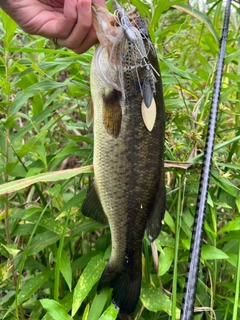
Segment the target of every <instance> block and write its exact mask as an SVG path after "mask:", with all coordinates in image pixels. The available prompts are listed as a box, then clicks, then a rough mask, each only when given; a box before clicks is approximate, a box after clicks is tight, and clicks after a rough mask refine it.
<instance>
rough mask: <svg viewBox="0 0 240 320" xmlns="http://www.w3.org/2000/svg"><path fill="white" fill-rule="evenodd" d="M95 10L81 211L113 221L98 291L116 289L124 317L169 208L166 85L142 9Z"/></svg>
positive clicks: (131, 306)
mask: <svg viewBox="0 0 240 320" xmlns="http://www.w3.org/2000/svg"><path fill="white" fill-rule="evenodd" d="M120 9H121V10H120ZM92 13H93V25H94V28H95V30H96V34H97V37H98V40H99V45H98V47H97V49H96V51H95V53H94V57H93V60H92V64H91V74H90V87H91V99H92V104H91V105H92V108H93V111H92V117H93V120H92V121H93V132H94V155H93V167H94V181H93V184H92V186H91V187H90V189H89V190H88V192H87V196H86V198H85V200H84V202H83V204H82V213H83V214H84V215H85V216H87V217H90V218H92V219H94V220H96V221H97V222H100V223H103V224H106V223H108V224H109V226H110V231H111V242H112V249H111V256H110V259H109V262H108V264H107V266H106V268H105V270H104V272H103V274H102V276H101V278H100V281H99V284H98V291H100V290H101V289H102V288H104V287H111V288H113V290H112V301H113V304H114V306H115V308H116V309H117V310H118V311H119V316H123V317H125V316H129V315H132V314H133V313H134V310H135V308H136V305H137V303H138V300H139V296H140V290H141V282H142V246H143V238H144V234H145V230H146V234H147V236H148V238H149V240H150V241H151V242H153V241H154V240H155V239H156V238H157V237H158V235H159V233H160V230H161V226H162V220H163V218H164V213H165V207H166V188H165V173H164V132H165V107H164V99H163V88H162V80H161V74H160V70H159V65H158V59H157V54H156V52H155V49H154V46H153V44H152V42H151V40H150V37H149V34H148V30H147V25H146V23H145V21H144V19H143V18H142V17H141V16H140V14H139V13H138V11H137V9H136V8H133V9H132V10H131V11H129V12H125V11H124V10H123V8H122V7H121V6H120V5H118V7H117V9H116V10H115V12H114V13H113V14H112V13H110V12H109V11H108V10H107V9H105V8H102V7H99V6H97V5H96V4H92ZM125 15H126V16H125ZM123 18H124V19H123ZM124 21H127V23H125V22H124ZM123 24H124V25H123ZM130 29H131V31H130V32H129V30H130ZM90 118H91V117H90Z"/></svg>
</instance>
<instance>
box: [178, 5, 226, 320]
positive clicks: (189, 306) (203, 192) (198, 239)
mask: <svg viewBox="0 0 240 320" xmlns="http://www.w3.org/2000/svg"><path fill="white" fill-rule="evenodd" d="M230 9H231V0H227V3H226V9H225V16H224V22H223V27H222V38H221V42H220V48H219V55H218V63H217V70H216V77H215V83H214V91H213V98H212V105H211V111H210V117H209V124H208V133H207V139H206V144H205V151H204V158H203V165H202V172H201V177H200V186H199V191H198V198H197V206H196V213H195V219H194V226H193V233H192V241H191V249H190V257H189V262H188V272H187V280H186V283H185V294H184V298H183V306H182V310H181V318H180V319H181V320H192V319H193V311H194V303H195V294H196V286H197V279H198V270H199V260H200V253H201V246H202V233H203V224H204V218H205V211H206V204H207V195H208V186H209V180H210V172H211V164H212V154H213V148H214V136H215V131H216V122H217V114H218V104H219V98H220V92H221V83H222V73H223V65H224V56H225V52H226V42H227V35H228V25H229V19H230Z"/></svg>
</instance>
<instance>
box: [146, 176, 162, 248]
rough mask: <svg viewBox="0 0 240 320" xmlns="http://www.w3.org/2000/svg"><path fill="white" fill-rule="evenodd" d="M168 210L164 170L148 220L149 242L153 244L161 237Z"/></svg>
mask: <svg viewBox="0 0 240 320" xmlns="http://www.w3.org/2000/svg"><path fill="white" fill-rule="evenodd" d="M165 209H166V187H165V176H164V170H163V171H162V173H161V177H160V183H159V186H158V190H157V193H156V197H155V201H154V204H153V208H152V211H151V213H150V215H149V217H148V220H147V227H146V232H147V236H148V238H149V240H150V241H151V242H153V241H154V240H155V239H156V238H157V237H158V235H159V233H160V231H161V227H162V220H163V219H164V214H165Z"/></svg>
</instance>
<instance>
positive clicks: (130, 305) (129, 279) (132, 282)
mask: <svg viewBox="0 0 240 320" xmlns="http://www.w3.org/2000/svg"><path fill="white" fill-rule="evenodd" d="M141 282H142V265H141V262H140V263H139V265H138V266H137V270H136V267H134V270H131V269H130V268H128V267H125V268H124V269H123V270H122V271H121V272H119V271H116V268H115V266H113V265H111V263H110V262H109V263H108V265H107V266H106V268H105V270H104V272H103V274H102V277H101V279H100V281H99V284H98V291H100V290H101V289H102V288H104V287H111V288H113V291H112V302H113V304H114V306H115V308H116V309H117V310H118V311H119V316H120V315H122V316H128V315H131V314H132V313H133V312H134V309H135V307H136V305H137V302H138V299H139V296H140V290H141Z"/></svg>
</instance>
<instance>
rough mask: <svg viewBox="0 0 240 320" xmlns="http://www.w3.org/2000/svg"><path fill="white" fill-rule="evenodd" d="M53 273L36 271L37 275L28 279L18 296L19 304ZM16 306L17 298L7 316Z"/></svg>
mask: <svg viewBox="0 0 240 320" xmlns="http://www.w3.org/2000/svg"><path fill="white" fill-rule="evenodd" d="M51 275H52V271H46V272H42V273H36V274H35V276H34V277H33V278H31V279H29V280H28V281H26V283H25V285H24V286H23V288H22V290H21V291H20V292H19V295H18V297H17V306H19V305H20V304H22V303H23V302H24V301H26V300H28V299H29V298H30V297H31V296H32V295H33V294H34V293H35V292H36V291H37V290H38V289H40V288H41V286H42V285H43V284H44V283H45V282H46V281H48V280H49V278H50V277H51ZM15 308H16V300H15V302H14V303H13V304H12V305H11V307H10V308H9V309H8V311H7V312H6V314H5V317H6V316H7V315H8V314H9V313H10V312H12V311H13V310H14V309H15Z"/></svg>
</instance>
